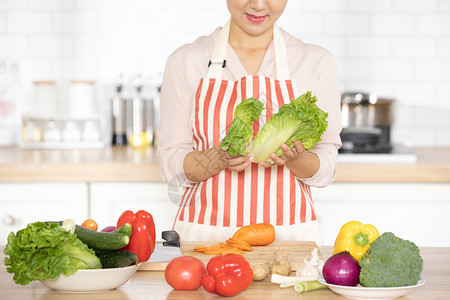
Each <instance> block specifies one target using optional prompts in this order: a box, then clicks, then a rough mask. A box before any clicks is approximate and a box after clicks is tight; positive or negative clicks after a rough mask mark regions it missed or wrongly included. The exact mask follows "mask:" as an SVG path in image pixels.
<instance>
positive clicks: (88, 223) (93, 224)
mask: <svg viewBox="0 0 450 300" xmlns="http://www.w3.org/2000/svg"><path fill="white" fill-rule="evenodd" d="M81 226H83V227H84V228H88V229H92V230H97V229H98V226H97V222H95V221H94V220H92V219H87V220H86V221H84V222H83V224H81Z"/></svg>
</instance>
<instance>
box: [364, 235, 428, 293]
mask: <svg viewBox="0 0 450 300" xmlns="http://www.w3.org/2000/svg"><path fill="white" fill-rule="evenodd" d="M359 265H360V267H361V273H360V274H359V283H360V284H361V285H362V286H366V287H395V286H406V285H415V284H417V282H418V281H419V276H420V273H421V272H422V267H423V260H422V257H420V253H419V248H418V247H417V246H416V245H415V244H414V243H413V242H410V241H407V240H404V239H401V238H399V237H396V236H395V235H394V234H393V233H392V232H385V233H383V234H382V235H381V236H379V237H378V238H377V239H376V240H375V241H373V242H372V243H371V244H370V247H369V249H368V250H367V252H366V253H365V254H364V255H363V257H361V260H360V261H359Z"/></svg>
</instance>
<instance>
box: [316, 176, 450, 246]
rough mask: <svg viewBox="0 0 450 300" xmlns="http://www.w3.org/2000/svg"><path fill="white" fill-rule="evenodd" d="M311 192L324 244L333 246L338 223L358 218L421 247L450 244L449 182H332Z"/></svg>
mask: <svg viewBox="0 0 450 300" xmlns="http://www.w3.org/2000/svg"><path fill="white" fill-rule="evenodd" d="M312 194H313V198H314V202H315V205H316V210H317V215H318V218H319V221H320V224H321V228H322V233H323V235H324V237H323V238H324V245H333V244H334V241H335V239H336V236H337V234H338V232H339V230H340V228H341V226H342V225H343V224H345V223H346V222H348V221H351V220H357V221H360V222H362V223H369V224H372V225H375V226H376V227H377V228H378V230H379V231H380V234H381V233H383V232H386V231H391V232H393V233H394V234H395V235H397V236H399V237H401V238H404V239H408V240H410V241H412V242H414V243H416V244H417V245H418V246H421V247H426V246H432V247H449V246H450V235H448V234H446V233H445V229H446V228H449V227H450V218H448V216H449V213H450V184H417V183H404V184H400V183H395V184H394V183H333V184H331V185H329V186H328V187H325V188H320V189H319V188H314V189H312Z"/></svg>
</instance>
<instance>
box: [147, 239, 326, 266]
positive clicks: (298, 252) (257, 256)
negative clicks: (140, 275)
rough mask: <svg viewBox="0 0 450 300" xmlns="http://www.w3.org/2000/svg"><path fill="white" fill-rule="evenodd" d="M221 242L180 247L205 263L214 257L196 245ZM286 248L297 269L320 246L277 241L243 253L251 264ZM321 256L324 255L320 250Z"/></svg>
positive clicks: (200, 244)
mask: <svg viewBox="0 0 450 300" xmlns="http://www.w3.org/2000/svg"><path fill="white" fill-rule="evenodd" d="M218 244H219V242H182V243H181V246H180V249H181V253H183V255H190V256H193V257H196V258H198V259H200V260H201V261H203V262H204V263H205V264H206V263H207V262H208V261H209V260H210V259H211V258H212V257H213V256H212V255H207V254H203V253H200V252H196V251H194V247H195V246H211V245H218ZM278 247H281V248H284V249H285V250H286V252H287V254H288V255H289V258H290V260H291V269H292V271H296V270H297V269H298V267H299V266H300V265H302V264H303V259H305V258H306V259H308V258H309V257H310V255H311V251H312V250H313V249H314V248H318V247H317V245H316V243H315V242H282V241H277V242H273V243H272V244H269V245H265V246H253V247H252V248H253V251H248V252H246V253H244V254H243V256H244V257H245V258H246V259H247V261H248V262H249V263H250V265H252V266H253V265H257V264H261V263H265V262H273V260H274V253H275V249H276V248H278ZM319 257H322V255H321V254H320V251H319ZM167 263H168V262H144V263H141V264H140V265H139V271H163V270H164V269H165V267H166V265H167Z"/></svg>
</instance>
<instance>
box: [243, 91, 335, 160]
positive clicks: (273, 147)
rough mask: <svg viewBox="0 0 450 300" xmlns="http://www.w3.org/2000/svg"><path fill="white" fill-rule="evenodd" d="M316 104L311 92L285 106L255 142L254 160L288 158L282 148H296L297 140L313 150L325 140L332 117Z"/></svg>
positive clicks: (253, 149) (253, 148)
mask: <svg viewBox="0 0 450 300" xmlns="http://www.w3.org/2000/svg"><path fill="white" fill-rule="evenodd" d="M316 102H317V99H316V97H315V96H314V97H312V96H311V92H307V93H305V94H303V95H301V96H300V97H298V98H297V99H292V101H291V102H290V103H287V104H284V105H283V106H281V107H280V109H279V110H278V112H277V113H275V114H273V115H272V117H271V118H270V119H269V120H268V121H267V123H266V124H264V126H263V127H262V128H261V129H260V130H259V132H258V134H257V135H256V136H255V138H254V139H253V141H252V144H251V158H252V160H253V161H254V162H262V161H268V162H271V161H272V160H271V159H270V158H269V155H270V154H271V153H275V154H276V155H277V156H280V157H281V156H282V155H284V152H283V150H282V149H281V148H280V147H281V145H282V144H286V145H287V146H288V147H289V148H292V147H294V144H293V142H294V141H296V140H300V141H301V142H302V144H303V146H304V147H305V148H306V149H308V150H311V149H312V148H313V147H314V145H315V144H316V143H317V142H319V141H320V140H321V135H322V134H323V132H325V130H326V128H327V126H328V121H327V120H326V119H327V117H328V113H326V112H324V111H322V110H321V109H320V108H319V107H318V106H317V105H316V104H315V103H316Z"/></svg>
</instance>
